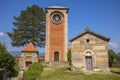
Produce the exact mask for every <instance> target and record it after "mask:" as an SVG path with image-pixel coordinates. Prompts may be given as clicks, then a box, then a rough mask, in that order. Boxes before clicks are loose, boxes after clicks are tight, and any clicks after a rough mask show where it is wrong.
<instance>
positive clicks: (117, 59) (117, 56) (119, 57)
mask: <svg viewBox="0 0 120 80" xmlns="http://www.w3.org/2000/svg"><path fill="white" fill-rule="evenodd" d="M116 61H119V62H120V52H119V53H117V55H116Z"/></svg>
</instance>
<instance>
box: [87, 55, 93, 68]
mask: <svg viewBox="0 0 120 80" xmlns="http://www.w3.org/2000/svg"><path fill="white" fill-rule="evenodd" d="M86 70H92V57H91V56H90V57H86Z"/></svg>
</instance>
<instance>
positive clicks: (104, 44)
mask: <svg viewBox="0 0 120 80" xmlns="http://www.w3.org/2000/svg"><path fill="white" fill-rule="evenodd" d="M109 40H110V39H109V38H107V37H104V36H102V35H99V34H97V33H95V32H92V31H90V29H89V28H86V31H85V32H83V33H81V34H80V35H78V36H76V37H74V38H72V39H71V40H70V42H71V55H72V59H71V60H72V68H71V69H72V70H79V71H83V72H86V71H105V72H106V71H109V65H108V42H109Z"/></svg>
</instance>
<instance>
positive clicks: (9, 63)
mask: <svg viewBox="0 0 120 80" xmlns="http://www.w3.org/2000/svg"><path fill="white" fill-rule="evenodd" d="M0 68H1V69H3V70H7V71H8V72H9V73H10V74H11V76H15V75H17V70H16V63H15V59H14V58H13V57H12V56H11V55H10V54H9V53H8V51H7V50H6V46H5V45H4V44H3V43H1V42H0Z"/></svg>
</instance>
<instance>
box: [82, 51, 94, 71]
mask: <svg viewBox="0 0 120 80" xmlns="http://www.w3.org/2000/svg"><path fill="white" fill-rule="evenodd" d="M84 54H85V67H86V70H92V69H93V52H92V51H91V50H86V51H85V52H84Z"/></svg>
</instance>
